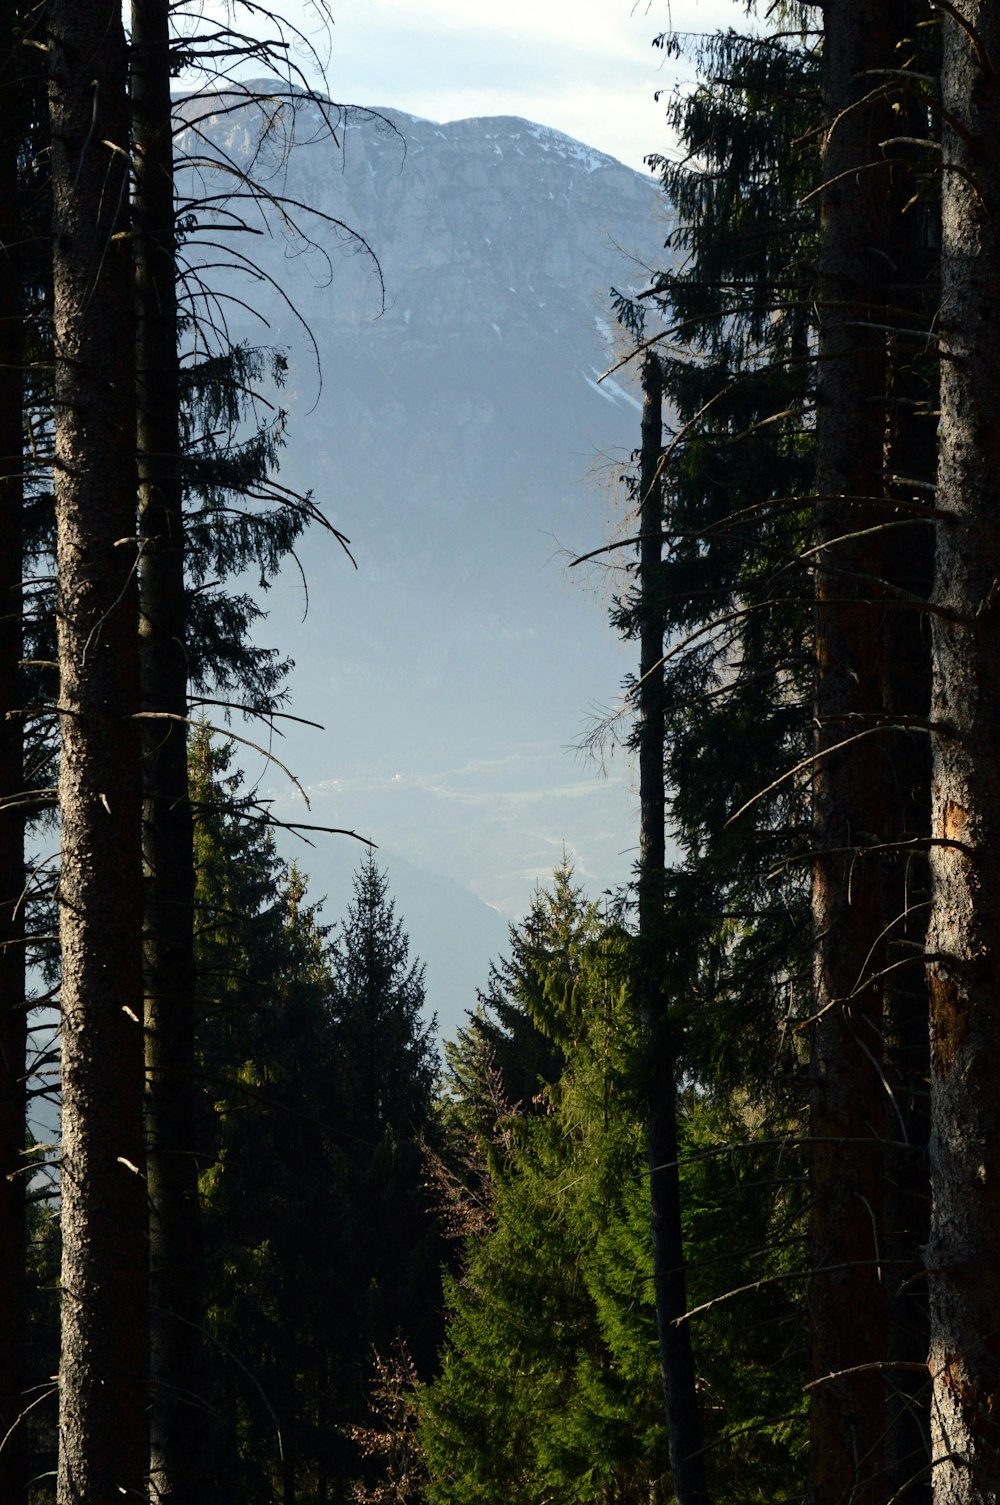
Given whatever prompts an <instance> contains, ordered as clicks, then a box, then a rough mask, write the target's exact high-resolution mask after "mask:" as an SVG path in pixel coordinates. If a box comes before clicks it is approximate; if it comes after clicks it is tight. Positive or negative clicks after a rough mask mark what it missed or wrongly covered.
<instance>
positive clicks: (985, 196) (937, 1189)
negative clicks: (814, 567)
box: [927, 0, 1000, 1505]
mask: <svg viewBox="0 0 1000 1505" xmlns="http://www.w3.org/2000/svg"><path fill="white" fill-rule="evenodd" d="M942 10H943V14H942V17H941V21H942V26H943V59H942V102H943V107H944V109H943V115H944V121H945V126H944V131H943V141H942V150H943V158H944V172H943V175H942V243H941V280H942V289H941V315H940V320H939V324H938V330H939V339H940V341H941V348H942V353H943V360H942V364H941V417H940V452H939V470H938V506H939V508H941V509H942V510H943V511H944V512H945V513H946V514H947V516H946V517H944V518H942V519H941V520H940V522H939V524H938V528H937V558H936V572H935V591H934V599H935V602H936V605H937V608H938V614H936V615H935V617H934V621H933V652H934V666H933V672H934V688H933V700H932V719H933V720H934V722H935V723H936V724H937V727H938V730H937V731H936V734H935V736H934V738H933V760H934V783H933V811H932V836H933V840H934V843H935V844H934V845H933V846H932V849H931V874H932V907H931V923H930V928H929V933H928V965H929V969H930V995H931V1117H932V1128H931V1183H932V1189H933V1206H932V1214H931V1219H932V1221H931V1238H930V1243H929V1246H928V1250H927V1270H928V1278H929V1283H930V1307H931V1342H930V1371H931V1378H932V1385H933V1396H932V1411H931V1418H932V1428H933V1447H934V1473H933V1484H934V1499H935V1501H936V1502H938V1505H971V1502H976V1505H979V1502H986V1501H990V1502H995V1501H996V1500H997V1499H998V1498H1000V1279H998V1275H997V1252H998V1250H1000V1093H998V1091H997V1078H996V1071H997V1061H998V1059H1000V736H998V727H1000V648H998V645H1000V582H998V576H1000V565H998V561H1000V299H998V296H997V286H998V280H1000V153H998V151H997V143H998V141H1000V76H998V73H997V68H998V66H1000V8H998V7H997V6H996V5H995V4H993V3H989V0H955V3H954V5H953V6H952V5H949V6H948V7H947V9H945V8H943V7H942Z"/></svg>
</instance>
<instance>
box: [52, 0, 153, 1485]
mask: <svg viewBox="0 0 1000 1505" xmlns="http://www.w3.org/2000/svg"><path fill="white" fill-rule="evenodd" d="M47 21H48V35H47V47H48V65H49V116H50V127H51V170H52V198H53V248H52V269H53V297H54V303H53V341H54V361H55V405H56V434H55V505H56V525H57V543H56V549H57V603H56V610H57V619H58V644H59V650H58V651H59V674H60V692H59V693H60V704H59V713H60V728H61V761H60V772H59V801H60V811H61V822H62V856H61V871H60V879H59V926H60V940H61V951H62V1016H63V1024H62V1094H63V1131H62V1134H63V1143H62V1183H61V1184H62V1231H63V1263H62V1351H61V1357H60V1366H59V1468H58V1481H57V1491H58V1500H59V1505H108V1502H109V1501H111V1500H117V1499H120V1498H122V1497H123V1496H124V1497H132V1498H138V1499H143V1498H145V1495H146V1472H147V1468H148V1463H149V1443H148V1426H147V1417H146V1396H147V1388H146V1320H147V1302H146V1284H147V1275H146V1189H145V1182H144V1179H143V1169H142V1167H143V1125H142V1079H143V1063H142V1028H141V1020H140V1017H139V1016H140V1013H141V1009H142V977H141V925H142V910H141V905H142V867H141V848H140V822H141V813H142V806H141V783H140V767H139V746H138V736H137V732H136V722H135V720H134V719H133V718H134V716H135V713H136V711H137V709H138V662H137V639H138V631H137V616H138V614H137V605H136V590H135V567H136V544H135V530H136V523H135V496H136V477H135V463H134V452H135V399H134V354H135V335H134V325H133V317H132V258H131V251H130V238H129V233H128V222H127V211H128V111H127V102H126V79H127V58H126V46H125V37H124V32H123V28H122V21H121V7H120V6H119V5H118V4H117V3H115V0H49V4H48V6H47Z"/></svg>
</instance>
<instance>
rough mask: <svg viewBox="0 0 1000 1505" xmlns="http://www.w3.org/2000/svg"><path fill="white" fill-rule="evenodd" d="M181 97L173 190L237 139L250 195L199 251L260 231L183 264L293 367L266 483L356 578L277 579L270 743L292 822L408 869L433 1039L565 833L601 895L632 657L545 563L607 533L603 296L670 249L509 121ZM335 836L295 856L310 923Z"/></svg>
mask: <svg viewBox="0 0 1000 1505" xmlns="http://www.w3.org/2000/svg"><path fill="white" fill-rule="evenodd" d="M180 109H181V112H182V113H183V114H184V115H186V117H187V119H188V120H189V122H196V125H195V126H193V127H189V129H188V130H187V131H185V132H184V133H183V134H182V135H181V136H180V137H179V146H180V149H181V151H182V152H186V153H187V154H188V156H189V157H190V158H192V159H194V158H197V159H199V160H198V161H197V162H194V161H192V162H191V164H190V165H189V167H188V168H187V169H186V172H185V174H184V176H183V177H182V187H183V189H184V191H189V192H190V194H191V196H192V198H194V197H198V196H201V195H208V196H212V195H217V194H224V193H225V192H227V191H228V190H229V189H231V186H232V178H231V177H230V176H227V174H226V173H225V172H224V170H223V169H222V167H221V166H220V165H219V163H220V158H221V157H223V156H225V155H226V154H228V155H229V156H230V157H231V158H233V159H234V160H235V161H237V162H238V163H239V164H240V165H241V166H248V167H249V170H250V172H251V173H252V175H253V176H254V178H255V179H256V180H257V181H258V182H259V183H260V184H261V186H262V187H263V189H264V190H265V192H266V193H268V194H270V195H272V197H273V203H272V205H271V207H270V208H264V209H261V208H259V207H258V206H254V205H249V206H248V204H247V202H246V201H245V200H238V201H234V202H233V203H231V204H230V205H228V206H227V208H226V209H225V210H224V211H223V212H220V213H219V214H218V215H217V224H218V231H219V233H218V234H217V235H215V236H214V237H213V238H215V239H220V240H221V239H224V238H226V235H227V232H226V231H225V229H224V226H225V224H226V223H227V216H228V214H229V213H230V212H234V211H239V212H240V213H242V215H243V216H244V218H245V219H246V221H247V223H248V225H249V227H250V229H251V230H253V231H262V232H263V233H262V234H246V233H241V234H238V235H233V236H231V240H232V243H233V244H234V246H235V247H236V249H237V250H238V252H239V254H240V255H242V256H244V257H247V258H248V259H249V260H250V261H252V262H253V264H254V266H255V267H256V268H257V269H258V271H257V272H244V273H236V272H231V271H226V270H224V269H223V270H221V271H220V270H219V269H218V268H212V269H211V270H206V274H205V275H206V279H207V280H208V281H210V283H211V285H212V286H213V288H214V289H215V291H216V292H217V294H219V295H220V297H221V298H222V300H223V301H222V302H221V303H220V304H219V305H218V307H219V308H224V309H225V310H226V313H227V318H228V322H229V325H230V329H231V332H232V333H233V334H235V335H236V336H238V337H245V338H247V339H249V340H251V341H255V342H257V343H264V344H277V345H280V346H281V347H282V348H284V349H286V350H287V352H288V357H289V380H288V385H287V388H286V390H285V392H284V393H282V394H281V397H280V400H281V402H282V403H283V404H284V405H286V406H287V407H288V409H289V437H288V448H287V451H286V458H285V460H284V461H283V464H282V473H281V479H282V481H283V482H284V483H285V484H287V485H289V486H292V487H294V488H296V489H303V490H304V489H311V490H312V491H313V493H314V495H315V498H316V500H317V502H318V503H319V505H320V506H321V507H322V508H323V510H324V511H325V512H326V514H327V515H328V516H329V517H330V518H331V520H332V521H333V522H335V523H336V525H337V526H338V527H339V528H341V529H342V530H343V531H344V532H345V533H346V534H347V535H348V536H349V537H350V539H351V543H352V550H353V552H354V554H355V557H356V559H357V564H358V568H357V571H356V572H355V571H354V570H353V569H351V567H350V565H349V564H348V563H347V561H346V560H345V559H344V557H343V556H342V555H341V553H340V552H339V550H338V549H337V548H336V546H335V545H334V544H333V543H332V541H331V540H329V539H327V538H324V537H323V536H321V535H320V534H319V533H316V534H315V535H314V536H312V537H311V538H310V539H309V541H308V543H307V545H306V548H305V551H304V558H303V560H302V562H303V565H304V567H305V571H306V575H307V577H308V583H309V609H308V612H307V613H306V615H305V619H304V620H302V618H303V610H304V606H305V600H304V596H303V592H302V588H301V585H300V583H299V581H298V579H297V577H294V578H293V573H292V572H288V573H287V577H283V578H282V580H281V581H280V582H279V583H278V585H277V586H276V587H275V588H274V589H273V590H272V592H271V596H270V605H271V608H272V609H271V615H270V619H269V622H268V624H267V628H266V632H265V634H264V636H265V638H266V640H268V641H273V642H275V643H278V644H280V645H281V646H282V648H283V649H284V650H285V651H286V652H289V653H291V654H292V655H293V657H294V658H295V660H296V664H297V668H296V673H295V677H294V681H293V695H294V703H293V705H292V709H293V710H294V711H295V712H296V713H297V714H299V715H302V716H306V717H309V718H311V719H314V720H318V721H321V722H323V723H324V725H325V726H326V728H327V730H326V732H325V733H324V734H322V735H321V734H318V733H310V734H306V733H299V732H298V731H296V732H295V735H294V737H292V736H290V737H289V744H290V745H286V746H285V747H283V748H282V749H281V757H282V760H283V761H285V762H291V764H292V765H293V766H294V768H295V770H296V772H297V773H299V775H300V776H301V777H302V778H303V779H304V781H305V782H306V783H307V784H308V786H309V788H310V792H311V797H312V798H313V801H314V810H313V815H312V816H311V817H307V818H309V819H314V820H318V821H323V822H328V823H329V824H331V825H338V826H345V825H346V826H351V827H354V828H356V829H359V830H363V831H365V833H366V834H368V835H370V836H371V837H372V838H373V839H374V840H375V841H376V842H377V843H378V844H379V847H380V849H382V850H384V851H386V852H387V853H398V854H399V856H400V858H402V859H405V862H398V863H397V867H398V872H399V878H398V881H397V874H396V873H395V872H394V869H393V861H392V858H391V856H390V857H387V865H388V867H389V871H390V878H391V880H392V883H393V887H394V889H395V891H396V893H397V896H398V899H399V905H400V909H401V911H402V913H403V915H404V917H407V909H408V904H407V892H406V891H405V890H410V891H411V892H410V898H411V901H412V902H411V905H410V906H409V907H410V908H411V909H412V911H413V912H414V913H416V912H417V911H419V912H420V914H421V919H420V921H419V926H418V924H417V923H416V922H411V925H410V928H411V934H412V939H413V943H414V949H415V950H416V951H417V952H418V953H419V954H420V955H422V956H423V957H424V959H425V960H426V961H427V963H428V990H429V999H430V1003H431V1005H432V1006H434V1007H437V1008H438V1009H439V1011H440V1012H441V1014H442V1017H443V1021H444V1024H445V1027H446V1029H448V1028H450V1027H452V1026H453V1024H454V1023H455V1022H456V1020H457V1019H458V1018H460V1015H461V1010H462V1008H464V1007H465V1006H468V1005H471V1004H472V1003H473V1002H474V993H475V987H476V986H477V985H479V986H481V985H483V984H484V983H485V980H486V962H487V959H488V957H489V955H491V954H494V953H495V952H496V951H497V950H498V949H499V948H500V946H501V945H502V943H503V939H504V932H503V924H502V922H501V921H500V919H499V918H498V916H497V914H496V910H501V911H504V912H506V913H507V914H509V915H516V914H517V913H519V912H521V911H523V909H524V908H525V907H526V905H527V902H528V900H529V899H530V894H531V891H532V888H533V885H534V883H535V881H536V880H538V879H542V880H544V878H545V877H546V876H547V875H548V874H549V873H550V872H551V870H552V867H553V866H554V864H555V863H556V862H557V861H559V860H560V858H561V856H562V853H563V849H564V846H565V850H566V851H567V852H568V854H569V855H570V856H571V858H573V860H574V861H575V863H576V866H577V872H578V875H579V877H580V879H581V881H583V882H584V883H585V884H586V885H587V887H588V889H589V890H590V891H591V892H592V893H595V892H597V891H599V890H600V888H602V887H605V886H608V885H614V884H617V883H620V882H622V881H624V880H625V879H627V877H628V873H629V870H630V866H631V862H632V852H633V849H634V847H635V843H636V836H635V816H634V811H633V810H632V809H631V808H630V803H629V798H628V794H627V790H626V787H625V780H624V777H623V770H622V768H621V766H620V765H619V764H618V763H616V764H615V765H614V767H613V769H612V777H610V778H608V779H605V780H603V781H602V779H601V778H600V777H599V776H598V773H597V771H596V770H595V769H593V768H592V767H590V766H588V765H587V764H585V763H584V762H582V761H581V760H580V758H579V756H576V755H574V752H573V748H574V745H576V744H578V743H579V742H580V740H581V738H582V737H583V735H584V734H585V732H586V728H587V722H588V718H589V717H590V716H591V715H592V714H593V713H594V712H595V711H597V712H599V711H600V710H601V709H602V708H604V707H606V706H608V705H610V704H612V703H613V702H614V701H615V699H616V696H617V692H618V688H619V685H620V683H621V680H622V678H623V676H624V674H625V673H627V672H628V671H629V669H630V668H631V667H632V664H631V659H630V656H629V655H628V654H627V653H626V652H625V651H624V650H622V649H621V647H620V646H619V645H618V644H616V642H615V640H614V638H613V635H612V633H611V631H610V628H609V627H608V626H607V621H606V615H607V614H606V605H607V599H608V597H609V595H610V594H611V593H613V591H614V589H616V588H617V587H618V586H619V585H620V583H621V578H620V576H619V575H617V574H614V573H611V574H605V572H604V570H603V568H601V567H598V569H597V575H596V578H595V575H594V574H593V573H591V574H590V575H589V576H588V577H586V581H585V580H580V581H577V579H576V577H577V575H581V574H583V571H581V570H576V571H572V572H569V571H568V570H567V569H566V563H567V560H568V558H570V557H572V556H573V554H575V553H577V552H583V551H585V550H588V549H593V548H595V547H597V546H598V545H600V544H601V543H603V542H604V541H606V539H607V538H608V537H609V536H610V530H611V529H612V528H614V527H615V526H620V515H621V508H622V502H621V499H620V495H619V494H618V491H619V488H618V487H617V478H618V477H619V475H620V474H621V472H622V470H623V468H624V465H625V462H626V461H627V458H628V456H629V454H630V452H631V451H632V450H633V449H634V447H635V446H636V445H637V443H638V428H639V402H638V397H637V393H636V390H635V388H634V385H633V378H632V376H631V375H630V373H629V372H628V371H627V370H625V371H622V372H618V373H616V374H615V375H614V376H613V377H610V378H607V379H606V380H605V381H603V382H601V383H600V384H598V378H599V377H600V376H601V374H602V373H603V372H604V371H606V370H607V368H608V367H609V366H610V365H611V364H612V363H613V360H614V353H613V349H612V343H611V342H612V339H613V334H612V330H613V319H612V316H611V313H610V297H609V290H610V288H611V287H612V286H616V287H619V288H622V287H639V286H643V285H645V282H646V279H647V277H648V273H649V268H650V267H651V266H655V265H656V264H658V261H659V260H660V258H661V255H662V253H661V246H662V243H663V240H664V237H665V233H666V226H665V224H664V222H663V218H662V210H661V206H660V200H659V197H658V194H657V191H656V189H655V187H654V185H653V184H652V182H651V181H647V180H646V179H644V178H642V177H641V176H640V175H639V174H637V173H634V172H632V171H631V170H630V169H629V168H626V167H624V166H622V165H621V164H620V163H617V162H615V161H614V160H612V159H611V158H609V157H606V156H604V155H602V154H601V153H599V152H596V151H593V150H591V149H590V148H588V147H586V146H584V145H582V144H581V143H579V142H576V141H573V140H571V139H569V138H568V137H566V136H564V135H561V134H560V133H559V132H557V131H552V130H549V129H547V128H546V127H544V126H540V125H536V124H532V123H530V122H528V121H525V120H520V119H515V118H507V117H501V118H490V119H478V120H462V121H456V122H452V123H451V124H447V125H440V124H436V123H435V122H432V121H427V120H420V119H416V118H414V117H413V116H409V115H403V114H401V113H400V112H398V111H394V110H378V111H351V112H335V125H336V132H335V134H336V141H335V142H334V141H333V140H331V137H330V133H329V131H328V130H327V129H326V128H325V125H326V122H325V121H324V120H323V118H322V117H321V115H320V112H319V111H318V110H317V108H316V107H315V106H312V105H307V104H301V103H299V104H298V105H297V106H296V107H295V108H293V107H292V105H291V104H289V103H288V102H282V101H278V100H275V101H273V102H271V103H265V104H264V105H263V106H259V105H256V104H249V103H246V102H244V101H242V100H239V99H236V98H234V97H233V96H232V95H220V96H218V98H217V99H216V100H208V101H206V100H205V99H204V98H201V99H199V100H198V101H196V102H195V101H187V102H184V101H182V102H181V104H180ZM213 162H214V164H215V165H213ZM279 200H280V203H279ZM282 206H283V207H282ZM298 206H310V207H309V209H308V210H307V209H305V208H302V207H298ZM188 250H189V254H190V255H191V256H192V258H197V257H199V256H201V257H202V258H203V260H204V261H205V262H206V263H208V262H213V261H216V262H217V261H219V260H220V259H224V258H220V256H219V255H218V254H217V253H216V252H214V251H209V250H199V247H198V243H197V239H196V238H195V239H192V242H191V244H190V246H189V248H188ZM317 353H318V361H317ZM616 518H617V519H618V520H619V521H618V522H617V523H616ZM586 583H589V587H590V588H589V589H586V588H583V587H584V585H585V584H586ZM263 776H264V778H265V781H266V782H270V783H273V784H274V789H273V793H274V795H275V797H276V799H277V800H278V802H279V805H280V808H281V809H282V810H285V811H290V810H291V808H292V797H291V794H290V792H289V790H288V789H287V788H285V787H281V785H280V781H279V780H277V779H276V778H274V777H273V776H272V775H271V774H269V773H266V772H265V773H264V775H263ZM300 818H301V816H300ZM349 845H351V844H344V843H341V844H340V845H339V846H337V847H333V846H329V847H324V848H322V849H317V851H316V852H315V853H309V854H308V855H307V856H306V858H305V859H304V861H303V865H304V866H305V867H306V868H307V869H310V870H311V871H312V873H313V875H314V880H315V884H316V886H318V887H319V888H320V889H325V890H328V891H329V892H330V894H331V912H333V913H336V912H338V911H339V909H340V908H341V906H342V900H343V896H344V893H345V890H346V886H347V880H348V875H349V871H350V867H351V865H352V863H353V862H354V860H355V858H356V852H354V851H349V850H346V849H345V846H349ZM300 860H302V859H301V857H300ZM421 874H423V875H424V876H423V877H422V876H421ZM429 874H435V875H439V876H440V878H441V879H442V880H447V881H446V882H443V883H441V884H439V883H438V880H437V878H435V879H434V880H433V881H432V880H431V878H430V877H429V876H428V875H429ZM449 885H451V886H449ZM455 885H457V887H455ZM460 890H462V891H464V892H463V893H462V895H461V898H459V897H458V896H459V891H460ZM432 891H433V893H434V894H435V895H437V897H436V898H435V899H434V900H433V902H432V900H431V895H432ZM449 894H450V898H449V897H448V895H449ZM469 894H471V895H475V896H476V897H477V898H478V900H479V901H481V902H480V904H479V905H475V904H473V902H472V901H471V899H470V900H469V902H468V903H466V899H467V896H468V895H469ZM487 906H494V908H488V907H487ZM460 911H461V918H460V919H459V917H458V916H459V912H460ZM480 911H481V913H480ZM473 915H476V916H477V917H478V918H477V919H473V918H472V916H473ZM480 921H481V922H482V923H481V924H480ZM419 932H422V933H419Z"/></svg>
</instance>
